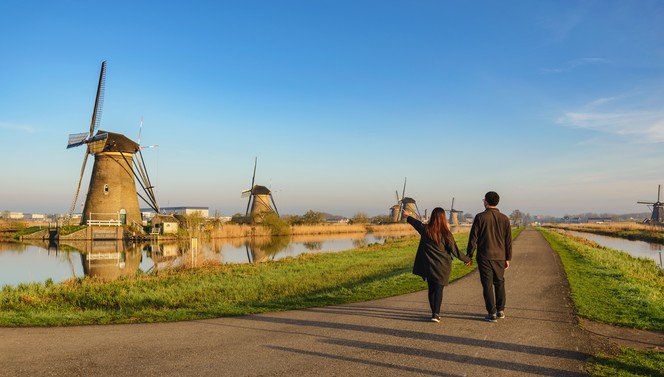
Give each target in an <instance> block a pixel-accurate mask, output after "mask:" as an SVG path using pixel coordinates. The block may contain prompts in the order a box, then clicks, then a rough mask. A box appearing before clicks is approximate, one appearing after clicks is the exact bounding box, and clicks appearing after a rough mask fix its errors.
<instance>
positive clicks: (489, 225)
mask: <svg viewBox="0 0 664 377" xmlns="http://www.w3.org/2000/svg"><path fill="white" fill-rule="evenodd" d="M499 201H500V196H498V193H496V192H495V191H489V192H487V193H486V195H484V199H483V202H484V208H485V210H484V212H482V213H478V214H477V215H476V216H475V220H474V221H473V226H472V228H470V236H469V238H468V248H467V249H466V254H467V255H468V257H469V258H471V262H467V263H466V265H470V264H471V263H472V258H473V253H474V251H475V247H477V267H478V269H479V270H480V280H481V282H482V293H483V295H484V304H485V305H486V310H487V313H488V315H487V316H486V317H485V319H486V320H487V321H489V322H497V319H498V318H505V270H506V269H508V268H509V267H510V260H511V259H512V227H511V226H510V220H509V218H508V217H507V216H505V215H504V214H502V213H500V211H499V210H498V208H496V206H497V205H498V202H499Z"/></svg>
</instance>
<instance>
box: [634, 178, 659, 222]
mask: <svg viewBox="0 0 664 377" xmlns="http://www.w3.org/2000/svg"><path fill="white" fill-rule="evenodd" d="M661 192H662V185H657V201H656V202H654V203H652V202H637V203H639V204H646V205H648V207H650V206H652V215H651V216H650V219H646V220H645V221H644V222H646V223H651V224H661V223H663V222H664V203H662V202H660V201H659V197H660V194H661Z"/></svg>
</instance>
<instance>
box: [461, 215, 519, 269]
mask: <svg viewBox="0 0 664 377" xmlns="http://www.w3.org/2000/svg"><path fill="white" fill-rule="evenodd" d="M475 247H477V259H484V260H511V259H512V227H511V226H510V219H509V218H508V217H507V216H505V215H504V214H502V213H500V211H499V210H498V208H487V209H486V210H485V211H484V212H482V213H478V214H477V215H475V220H473V226H472V228H470V236H469V237H468V248H467V249H466V254H467V255H468V257H470V258H472V257H473V253H474V251H475Z"/></svg>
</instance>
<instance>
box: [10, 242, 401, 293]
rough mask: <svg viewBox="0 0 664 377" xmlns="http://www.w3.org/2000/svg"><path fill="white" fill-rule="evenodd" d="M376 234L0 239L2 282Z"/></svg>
mask: <svg viewBox="0 0 664 377" xmlns="http://www.w3.org/2000/svg"><path fill="white" fill-rule="evenodd" d="M396 237H402V235H399V236H377V235H372V234H343V235H324V236H321V235H316V236H291V237H266V238H252V239H245V238H237V239H213V240H206V241H201V240H196V239H193V240H189V241H187V242H163V243H157V242H153V243H149V242H148V243H124V242H122V241H78V242H70V243H67V244H64V243H62V244H60V245H57V246H54V245H49V244H48V243H47V242H46V243H41V242H38V243H33V244H29V243H3V242H0V287H2V286H4V285H12V286H16V285H18V284H21V283H31V282H46V281H49V280H50V281H52V282H54V283H59V282H62V281H65V280H67V279H70V278H77V277H83V276H92V277H99V278H102V279H105V280H112V279H116V278H119V277H123V276H133V275H136V274H150V273H154V272H155V271H158V270H162V269H170V268H179V267H187V268H196V267H200V266H203V265H205V264H210V263H254V262H263V261H269V260H279V259H283V258H287V257H294V256H297V255H300V254H303V253H314V252H336V251H343V250H350V249H353V248H357V247H361V246H366V245H369V244H373V243H380V244H382V243H384V242H385V240H386V239H388V238H396Z"/></svg>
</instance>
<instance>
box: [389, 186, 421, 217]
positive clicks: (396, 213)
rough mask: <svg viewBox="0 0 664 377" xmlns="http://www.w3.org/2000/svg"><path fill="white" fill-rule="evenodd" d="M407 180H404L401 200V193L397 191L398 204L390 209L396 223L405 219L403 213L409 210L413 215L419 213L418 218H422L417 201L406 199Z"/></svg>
mask: <svg viewBox="0 0 664 377" xmlns="http://www.w3.org/2000/svg"><path fill="white" fill-rule="evenodd" d="M406 179H407V178H404V180H403V190H402V191H401V198H399V192H398V191H397V192H396V194H397V204H396V205H394V206H392V208H390V210H391V212H392V220H393V221H394V222H399V221H402V220H404V219H403V211H404V210H408V211H410V212H412V213H417V216H418V217H421V216H420V210H419V208H417V203H416V202H415V199H413V198H408V197H406Z"/></svg>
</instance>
